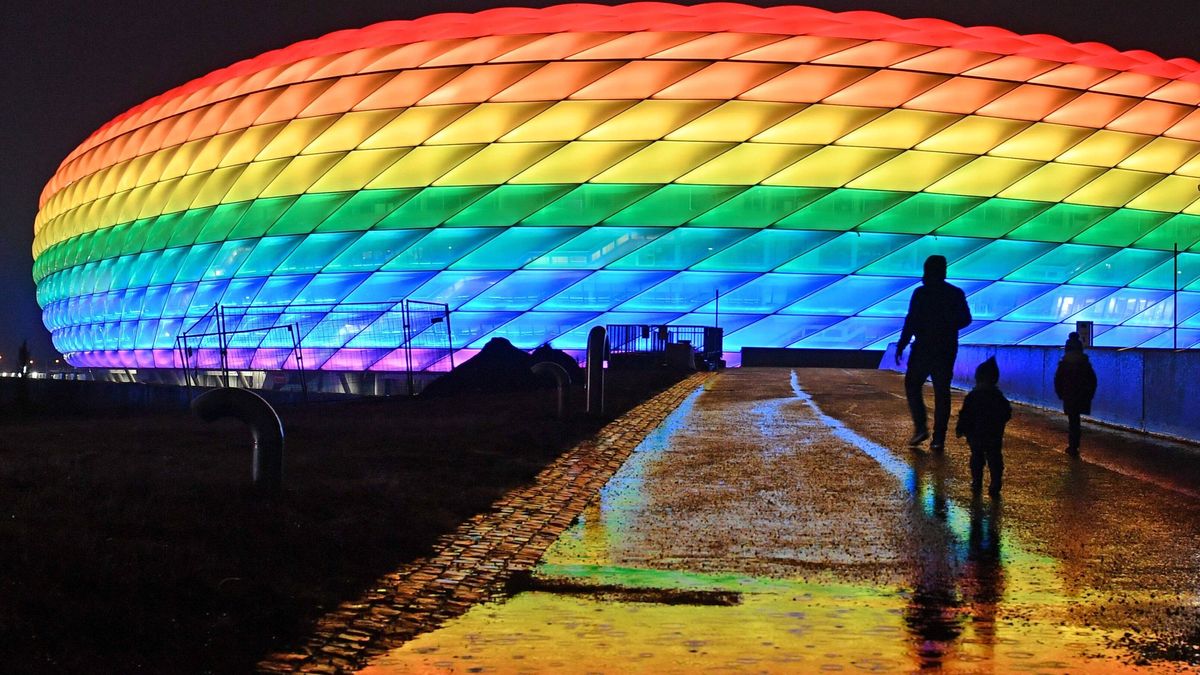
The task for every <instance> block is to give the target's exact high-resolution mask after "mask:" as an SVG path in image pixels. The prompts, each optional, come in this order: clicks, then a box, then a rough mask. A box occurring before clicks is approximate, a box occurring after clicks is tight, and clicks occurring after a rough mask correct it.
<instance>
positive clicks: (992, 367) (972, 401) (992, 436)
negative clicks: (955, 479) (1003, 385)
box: [954, 356, 1012, 497]
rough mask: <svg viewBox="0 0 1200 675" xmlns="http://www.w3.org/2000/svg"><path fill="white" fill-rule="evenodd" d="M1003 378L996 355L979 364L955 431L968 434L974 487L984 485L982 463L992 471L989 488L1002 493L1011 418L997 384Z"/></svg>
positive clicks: (1010, 412) (962, 434)
mask: <svg viewBox="0 0 1200 675" xmlns="http://www.w3.org/2000/svg"><path fill="white" fill-rule="evenodd" d="M999 382H1000V366H998V365H997V364H996V357H994V356H993V357H991V358H989V359H988V360H987V361H984V362H983V363H981V364H979V367H978V368H976V369H975V388H974V389H972V390H971V391H970V392H969V393H968V394H967V397H966V398H965V399H963V405H962V409H961V410H959V411H958V425H957V426H955V428H954V434H955V435H956V436H958V437H959V438H962V437H963V436H966V437H967V445H968V446H970V448H971V491H972V492H973V493H975V494H978V493H979V492H980V491H981V490H982V489H983V467H984V466H987V468H988V470H989V472H990V473H991V481H990V482H989V483H988V492H989V493H991V495H992V496H993V497H995V496H997V495H999V494H1000V487H1001V485H1002V484H1003V479H1004V455H1003V453H1002V451H1003V448H1004V426H1005V425H1006V424H1008V421H1009V420H1010V419H1012V406H1011V405H1010V404H1009V402H1008V399H1007V398H1005V397H1004V392H1002V391H1000V389H999V387H997V386H996V385H997V384H998V383H999Z"/></svg>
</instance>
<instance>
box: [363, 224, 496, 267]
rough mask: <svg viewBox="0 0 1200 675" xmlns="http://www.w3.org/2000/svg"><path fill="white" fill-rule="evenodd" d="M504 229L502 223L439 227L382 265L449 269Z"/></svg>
mask: <svg viewBox="0 0 1200 675" xmlns="http://www.w3.org/2000/svg"><path fill="white" fill-rule="evenodd" d="M501 232H503V230H502V229H501V228H498V227H453V228H444V227H439V228H437V229H435V230H432V231H431V232H429V234H427V235H426V236H425V237H424V238H422V239H420V240H418V241H417V242H416V243H415V244H413V245H412V246H409V247H408V248H406V249H404V251H403V252H402V253H401V254H400V255H398V256H396V257H395V258H392V261H391V262H390V263H388V264H386V265H384V266H383V267H382V269H384V270H387V271H402V270H441V269H445V268H446V267H449V266H450V264H451V263H453V262H455V261H457V260H458V259H460V258H462V257H463V256H465V255H467V254H468V253H470V252H471V251H474V250H475V249H476V248H478V247H479V246H480V245H481V244H483V243H484V242H485V241H488V240H489V239H491V238H492V237H495V236H497V235H499V234H500V233H501Z"/></svg>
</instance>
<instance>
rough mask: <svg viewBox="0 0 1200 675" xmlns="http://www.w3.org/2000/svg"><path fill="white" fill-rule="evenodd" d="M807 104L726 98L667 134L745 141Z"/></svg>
mask: <svg viewBox="0 0 1200 675" xmlns="http://www.w3.org/2000/svg"><path fill="white" fill-rule="evenodd" d="M803 108H804V106H803V105H801V104H795V103H769V102H765V101H726V102H725V103H722V104H721V105H720V106H719V107H717V108H716V109H715V110H711V111H709V112H707V113H705V114H703V115H701V116H700V117H698V118H696V119H694V120H692V121H691V122H688V123H687V124H685V125H683V126H682V127H680V128H679V129H676V130H675V131H672V132H671V133H669V134H667V136H666V140H668V141H734V142H740V141H744V140H746V139H748V138H750V137H751V136H753V135H755V134H757V133H759V132H761V131H762V130H763V129H766V128H768V127H770V126H771V125H774V124H778V123H779V122H781V121H783V120H785V119H787V118H788V117H790V116H792V115H794V114H796V113H797V112H799V111H800V110H802V109H803Z"/></svg>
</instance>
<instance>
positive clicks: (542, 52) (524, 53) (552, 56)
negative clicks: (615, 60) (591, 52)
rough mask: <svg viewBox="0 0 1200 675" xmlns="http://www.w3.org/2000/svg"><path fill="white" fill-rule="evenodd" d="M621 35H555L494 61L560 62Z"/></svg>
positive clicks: (519, 48) (503, 55)
mask: <svg viewBox="0 0 1200 675" xmlns="http://www.w3.org/2000/svg"><path fill="white" fill-rule="evenodd" d="M619 35H620V33H555V34H554V35H547V36H545V37H542V38H539V39H538V40H536V41H534V42H531V43H529V44H527V45H525V46H523V47H518V48H517V49H514V50H512V51H511V52H508V53H506V54H501V55H500V56H498V57H496V58H494V59H492V61H493V62H494V63H505V62H509V61H558V60H559V59H565V58H567V57H568V56H572V55H574V54H578V53H579V52H581V51H583V50H585V49H590V48H592V47H595V46H596V45H598V44H602V43H605V42H608V41H609V40H613V39H615V38H616V37H618V36H619Z"/></svg>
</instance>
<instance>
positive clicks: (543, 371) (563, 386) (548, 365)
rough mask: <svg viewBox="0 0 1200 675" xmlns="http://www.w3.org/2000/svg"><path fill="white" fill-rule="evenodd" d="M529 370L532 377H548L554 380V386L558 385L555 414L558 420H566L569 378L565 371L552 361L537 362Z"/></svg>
mask: <svg viewBox="0 0 1200 675" xmlns="http://www.w3.org/2000/svg"><path fill="white" fill-rule="evenodd" d="M530 370H532V371H533V374H534V375H537V376H539V377H540V376H543V375H549V376H550V377H553V378H554V382H555V384H557V385H558V386H557V389H558V391H557V397H558V398H557V400H558V410H557V412H556V416H557V417H558V419H560V420H561V419H564V418H566V416H567V391H568V388H569V387H570V386H571V376H570V375H568V374H567V369H566V368H563V367H562V366H560V365H558V364H557V363H554V362H553V361H539V362H537V363H535V364H533V367H532V368H530Z"/></svg>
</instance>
